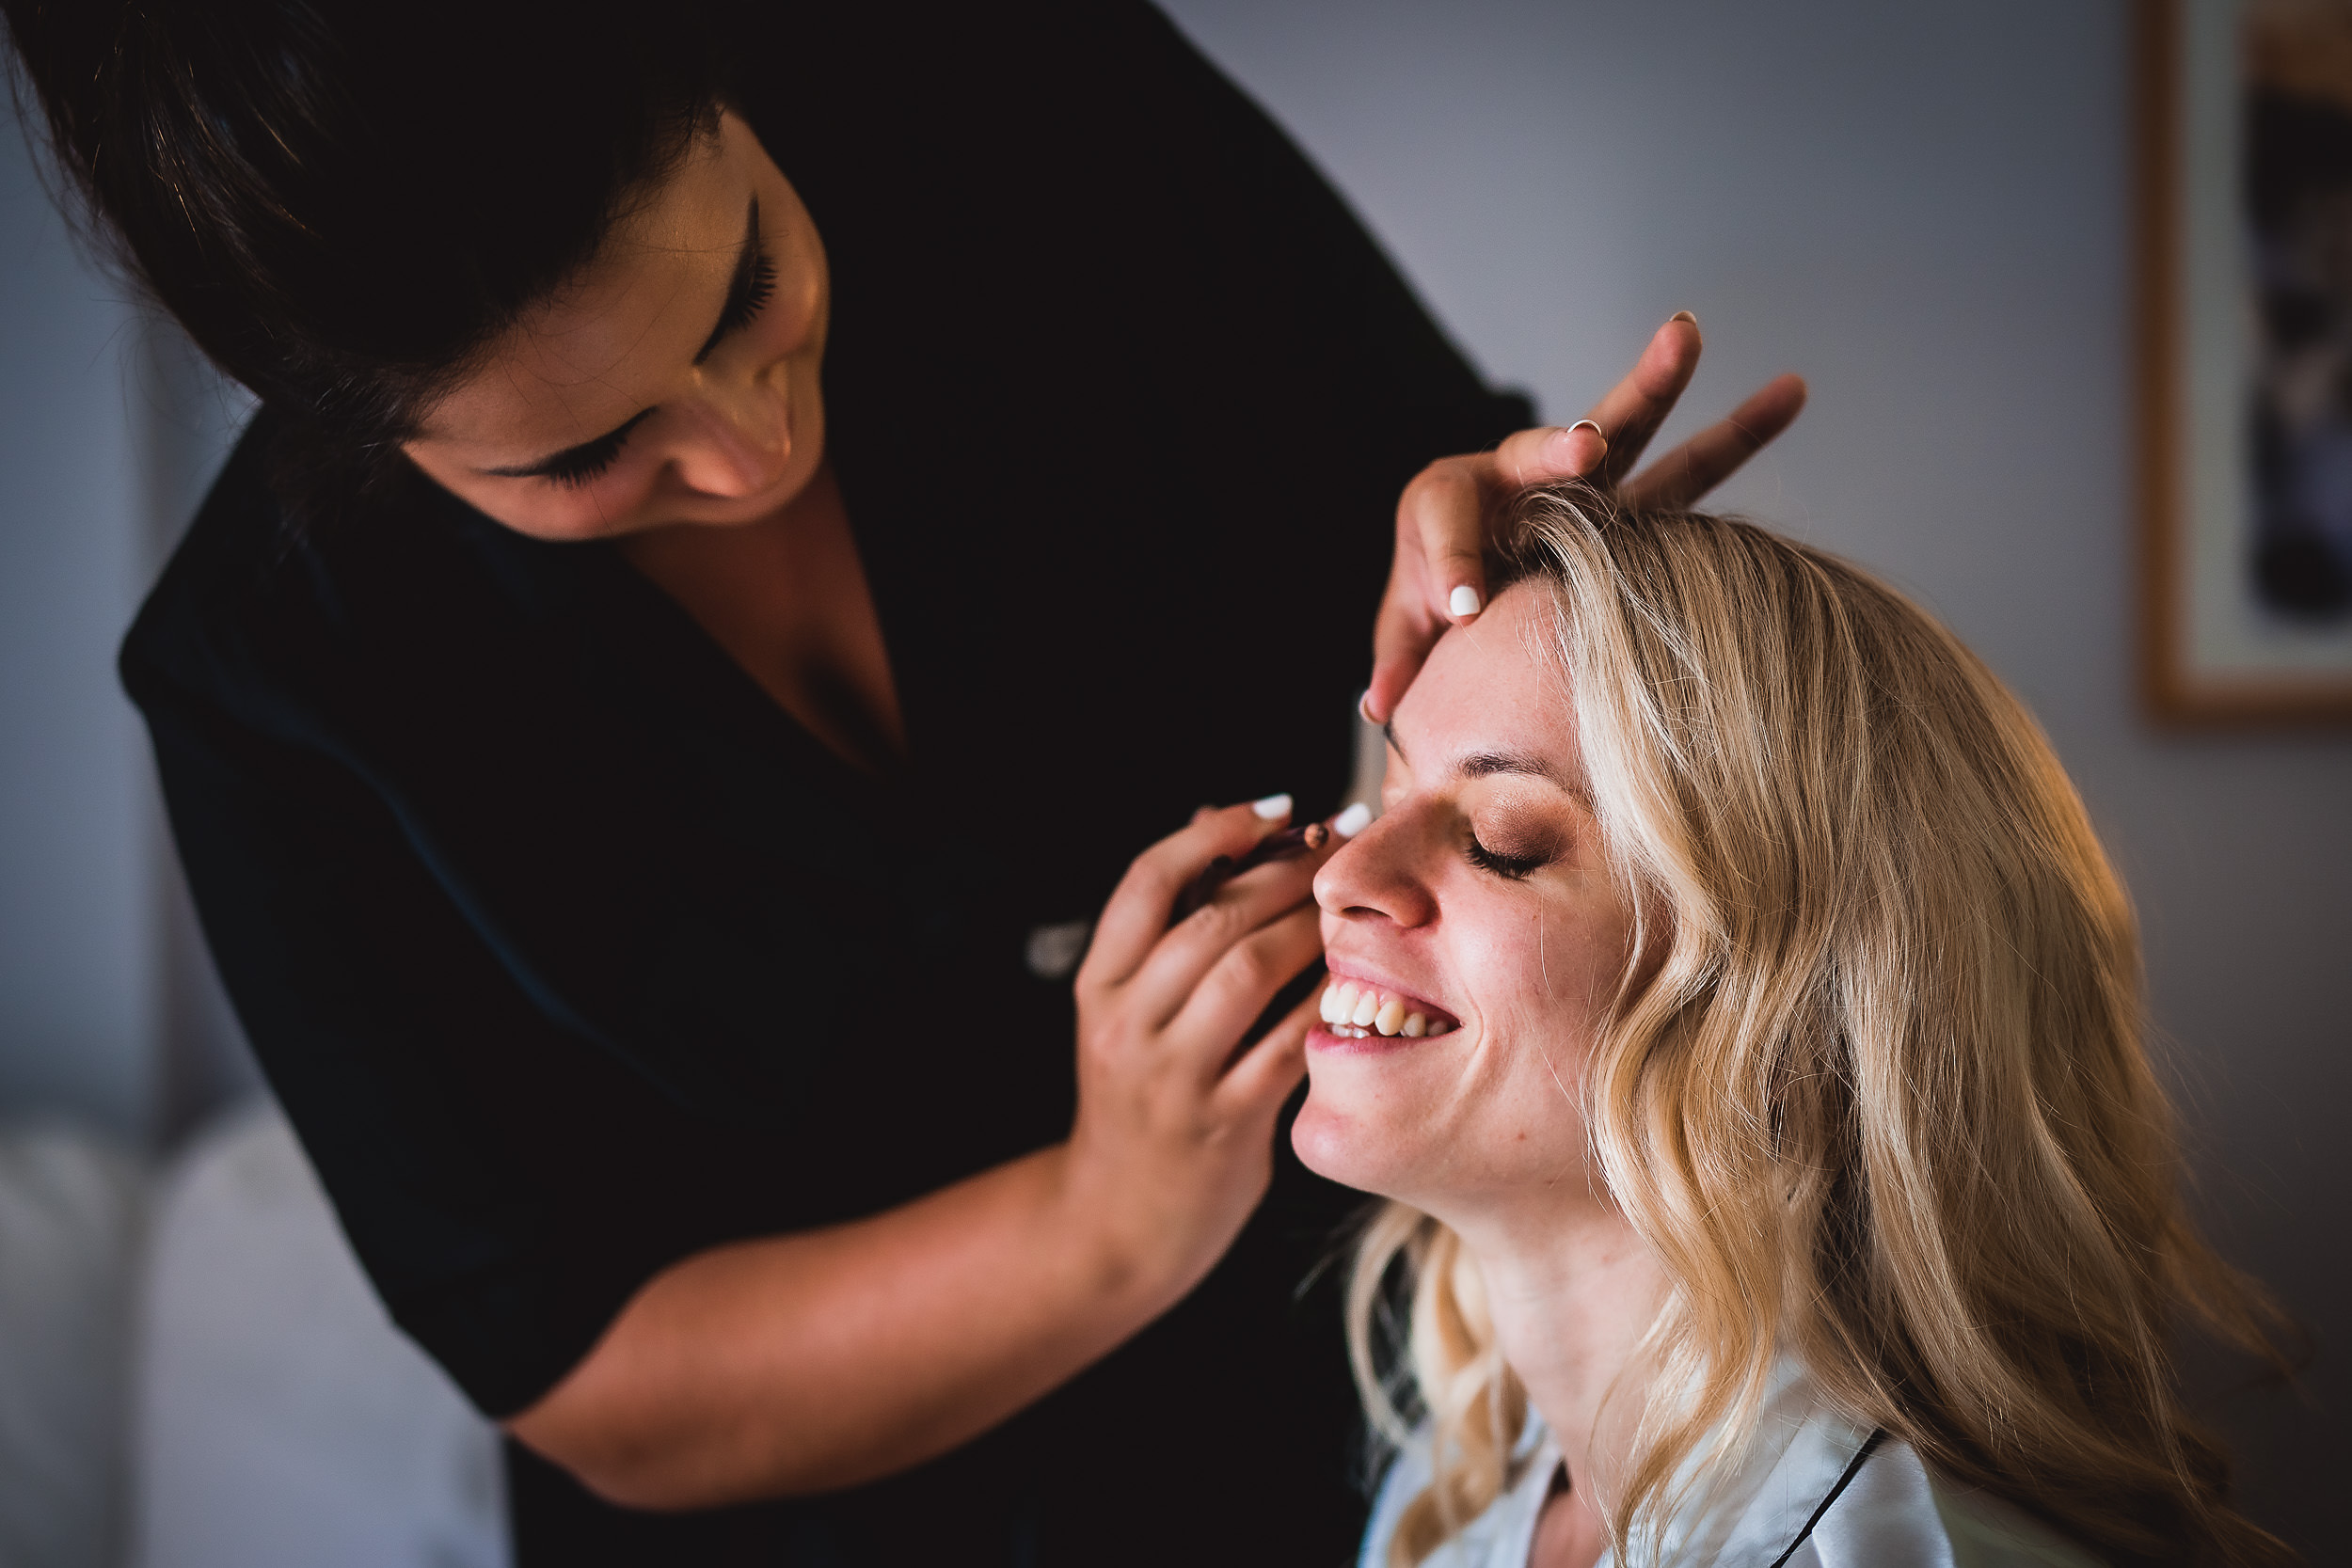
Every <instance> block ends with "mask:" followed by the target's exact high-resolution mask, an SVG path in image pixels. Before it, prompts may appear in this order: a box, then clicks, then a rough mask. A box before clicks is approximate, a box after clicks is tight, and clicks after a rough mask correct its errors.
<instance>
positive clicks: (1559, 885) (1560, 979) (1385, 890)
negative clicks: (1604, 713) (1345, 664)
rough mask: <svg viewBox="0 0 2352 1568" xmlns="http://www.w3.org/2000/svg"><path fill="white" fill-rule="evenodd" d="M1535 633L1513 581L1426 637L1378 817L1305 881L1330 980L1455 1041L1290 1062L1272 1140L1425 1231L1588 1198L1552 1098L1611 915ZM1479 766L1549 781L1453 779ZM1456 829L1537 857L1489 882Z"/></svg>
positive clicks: (1600, 1005) (1581, 1147)
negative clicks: (1416, 1006)
mask: <svg viewBox="0 0 2352 1568" xmlns="http://www.w3.org/2000/svg"><path fill="white" fill-rule="evenodd" d="M1549 635H1551V611H1550V608H1549V603H1548V601H1547V600H1546V598H1545V597H1544V596H1543V595H1542V594H1540V593H1539V592H1537V591H1535V590H1532V589H1528V588H1518V589H1514V590H1512V591H1510V592H1507V593H1505V594H1503V595H1502V597H1501V598H1500V599H1498V600H1497V601H1496V603H1495V604H1494V606H1493V607H1492V608H1491V609H1489V610H1487V612H1486V614H1484V615H1482V616H1481V617H1479V619H1478V620H1476V621H1474V622H1471V623H1470V624H1469V625H1467V626H1461V627H1458V628H1456V629H1455V630H1454V631H1451V632H1449V633H1448V634H1447V635H1446V637H1445V639H1444V640H1443V641H1440V642H1439V643H1438V648H1437V651H1436V652H1435V653H1434V654H1433V655H1432V656H1431V657H1430V660H1429V663H1428V665H1427V667H1426V668H1425V669H1424V670H1423V671H1422V675H1421V678H1420V679H1419V680H1417V681H1416V682H1415V683H1414V684H1413V686H1412V688H1411V689H1409V690H1408V691H1407V692H1406V696H1405V700H1404V701H1403V703H1402V704H1400V705H1399V706H1398V709H1397V713H1396V717H1395V721H1394V731H1393V733H1394V735H1395V737H1396V739H1397V742H1398V746H1397V747H1394V748H1391V752H1390V754H1389V772H1388V782H1387V785H1386V788H1385V790H1384V794H1383V799H1384V804H1385V810H1384V812H1383V814H1382V816H1380V818H1379V819H1378V820H1377V821H1375V823H1374V824H1373V825H1372V826H1371V827H1370V828H1367V829H1366V830H1365V831H1364V832H1362V833H1360V834H1359V835H1358V836H1357V837H1356V838H1355V839H1354V840H1352V841H1351V842H1350V843H1349V844H1348V845H1347V847H1345V848H1343V849H1342V850H1341V851H1340V852H1339V854H1337V855H1336V856H1334V857H1333V858H1332V860H1331V861H1330V862H1329V863H1327V865H1326V866H1325V867H1324V868H1323V870H1322V872H1321V874H1320V875H1319V876H1318V877H1317V878H1316V880H1315V896H1316V898H1317V900H1318V902H1319V903H1320V904H1321V906H1322V909H1323V933H1324V940H1325V943H1326V946H1327V951H1328V953H1329V956H1330V962H1331V965H1332V967H1333V969H1334V970H1335V971H1336V972H1340V973H1346V972H1348V971H1349V970H1350V967H1351V963H1353V964H1356V965H1359V966H1361V968H1362V969H1363V970H1364V971H1365V972H1367V973H1370V974H1377V975H1380V976H1382V977H1384V978H1386V979H1388V980H1391V981H1392V982H1394V983H1395V984H1397V985H1399V986H1402V987H1405V988H1407V989H1409V990H1413V991H1415V992H1417V993H1419V994H1422V995H1424V996H1427V997H1428V998H1429V999H1430V1000H1431V1001H1433V1002H1435V1003H1436V1004H1438V1006H1443V1007H1445V1008H1446V1009H1447V1010H1449V1011H1450V1012H1452V1013H1454V1016H1456V1017H1457V1018H1459V1019H1460V1020H1461V1021H1462V1027H1460V1028H1459V1029H1456V1030H1454V1031H1453V1032H1451V1033H1449V1034H1446V1035H1442V1036H1438V1037H1432V1038H1428V1039H1423V1040H1417V1041H1411V1042H1408V1043H1406V1044H1404V1045H1403V1047H1402V1048H1401V1049H1391V1050H1385V1051H1378V1052H1372V1053H1362V1052H1348V1051H1343V1050H1336V1049H1328V1048H1326V1049H1316V1050H1311V1052H1310V1053H1309V1056H1308V1074H1309V1078H1310V1081H1311V1090H1310V1092H1309V1094H1308V1098H1307V1101H1306V1104H1305V1106H1304V1107H1303V1109H1302V1110H1301V1111H1300V1113H1299V1116H1298V1120H1297V1123H1296V1126H1295V1130H1294V1132H1293V1134H1292V1138H1293V1142H1294V1145H1295V1148H1297V1150H1298V1153H1299V1157H1300V1158H1301V1159H1302V1160H1304V1161H1305V1162H1306V1163H1307V1164H1308V1165H1309V1166H1311V1168H1313V1169H1315V1170H1317V1171H1320V1172H1322V1173H1323V1174H1324V1175H1326V1176H1328V1177H1331V1178H1333V1179H1334V1180H1340V1181H1343V1182H1345V1183H1347V1184H1348V1185H1350V1186H1354V1187H1359V1188H1362V1189H1364V1190H1366V1191H1369V1192H1375V1193H1380V1194H1382V1195H1384V1196H1391V1197H1396V1198H1400V1199H1402V1200H1404V1201H1406V1202H1407V1203H1411V1204H1413V1205H1415V1206H1416V1207H1418V1208H1421V1209H1423V1210H1425V1211H1427V1212H1431V1213H1435V1214H1437V1215H1438V1217H1440V1218H1445V1217H1447V1215H1448V1214H1449V1213H1453V1212H1462V1213H1463V1217H1465V1218H1466V1219H1467V1218H1469V1217H1470V1214H1471V1213H1472V1212H1475V1213H1476V1214H1478V1215H1479V1216H1481V1217H1483V1218H1485V1219H1488V1220H1491V1219H1493V1218H1495V1217H1496V1215H1495V1213H1494V1210H1495V1207H1496V1205H1497V1204H1498V1203H1500V1204H1502V1206H1503V1207H1504V1208H1506V1209H1508V1208H1518V1207H1522V1206H1524V1207H1528V1208H1531V1209H1532V1210H1534V1211H1535V1212H1546V1211H1549V1212H1555V1213H1556V1212H1557V1209H1558V1206H1559V1205H1560V1203H1561V1202H1562V1201H1563V1200H1564V1199H1565V1200H1568V1201H1573V1202H1578V1203H1590V1202H1592V1201H1594V1193H1593V1188H1592V1185H1591V1183H1590V1182H1589V1181H1588V1180H1586V1174H1587V1173H1586V1170H1585V1165H1586V1151H1585V1132H1584V1121H1583V1117H1582V1116H1581V1112H1580V1111H1579V1109H1578V1107H1577V1105H1576V1103H1575V1100H1574V1095H1573V1092H1572V1091H1573V1090H1574V1088H1575V1085H1577V1083H1578V1079H1579V1075H1580V1074H1581V1071H1582V1069H1583V1064H1584V1059H1585V1054H1586V1052H1587V1050H1588V1048H1589V1045H1590V1042H1591V1040H1592V1038H1593V1037H1594V1033H1595V1031H1596V1029H1597V1027H1598V1025H1599V1024H1600V1022H1601V1021H1602V1020H1603V1018H1604V1017H1605V1014H1606V1009H1607V1006H1608V1004H1609V1000H1610V998H1611V997H1612V996H1613V994H1614V992H1615V989H1616V985H1617V978H1618V975H1619V974H1620V972H1621V970H1622V969H1623V967H1624V963H1625V957H1626V953H1627V948H1628V944H1629V942H1630V940H1631V932H1632V922H1631V917H1630V912H1629V910H1628V909H1627V908H1626V907H1625V904H1624V901H1623V900H1622V898H1621V897H1620V896H1619V895H1618V892H1617V889H1616V887H1615V885H1614V883H1613V880H1612V879H1611V877H1610V874H1609V870H1608V866H1607V863H1606V862H1605V861H1604V860H1603V858H1602V855H1601V847H1600V842H1599V833H1598V829H1597V824H1596V822H1595V820H1594V818H1593V816H1592V814H1591V812H1590V810H1589V809H1588V808H1587V807H1586V805H1585V803H1584V801H1583V800H1582V799H1581V789H1582V778H1583V767H1582V761H1581V753H1580V750H1579V747H1578V744H1577V736H1576V732H1575V728H1574V713H1573V709H1572V707H1571V705H1570V703H1569V701H1568V697H1567V694H1566V690H1565V677H1564V676H1563V675H1562V674H1561V673H1560V672H1559V669H1558V666H1557V663H1556V660H1554V659H1553V658H1552V657H1549V655H1542V656H1539V655H1538V654H1537V652H1536V650H1537V649H1538V648H1539V647H1540V642H1539V641H1537V640H1538V639H1541V638H1544V637H1548V636H1549ZM1482 754H1488V755H1493V754H1507V755H1516V756H1521V757H1525V758H1528V759H1530V760H1532V761H1534V762H1537V763H1539V764H1541V765H1542V766H1543V767H1544V768H1545V769H1546V770H1547V771H1548V773H1549V775H1550V776H1549V777H1538V776H1533V775H1530V774H1526V773H1517V772H1502V773H1498V772H1487V773H1486V774H1484V775H1483V776H1482V775H1479V774H1477V773H1475V772H1466V771H1465V770H1464V768H1463V767H1462V764H1463V762H1464V760H1465V759H1467V758H1470V757H1475V756H1479V755H1482ZM1473 834H1475V835H1476V838H1477V840H1478V842H1480V843H1482V844H1483V845H1484V846H1485V847H1486V848H1487V849H1488V850H1491V851H1496V852H1499V853H1504V854H1509V855H1514V856H1524V855H1531V854H1533V855H1540V856H1542V857H1543V858H1544V863H1542V864H1540V865H1538V866H1536V867H1535V868H1534V869H1533V870H1532V871H1530V872H1529V874H1528V875H1527V876H1526V877H1525V878H1524V879H1518V880H1513V879H1507V878H1504V877H1502V876H1499V875H1497V874H1496V873H1495V872H1493V871H1491V870H1487V869H1485V868H1482V867H1481V866H1479V865H1477V864H1475V863H1472V862H1471V861H1470V858H1469V855H1468V853H1467V851H1468V850H1469V848H1470V844H1471V841H1472V835H1473ZM1315 1039H1316V1040H1317V1042H1318V1043H1326V1042H1324V1040H1323V1037H1315ZM1571 1195H1573V1196H1571ZM1531 1217H1533V1216H1531Z"/></svg>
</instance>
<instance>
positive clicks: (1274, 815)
mask: <svg viewBox="0 0 2352 1568" xmlns="http://www.w3.org/2000/svg"><path fill="white" fill-rule="evenodd" d="M1249 809H1250V810H1251V811H1254V812H1256V813H1257V814H1258V817H1259V820H1261V821H1264V822H1279V821H1280V820H1282V818H1284V817H1285V816H1289V815H1290V814H1291V798H1290V797H1289V796H1287V795H1269V796H1267V797H1266V798H1265V799H1264V800H1252V801H1250V802H1249Z"/></svg>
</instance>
